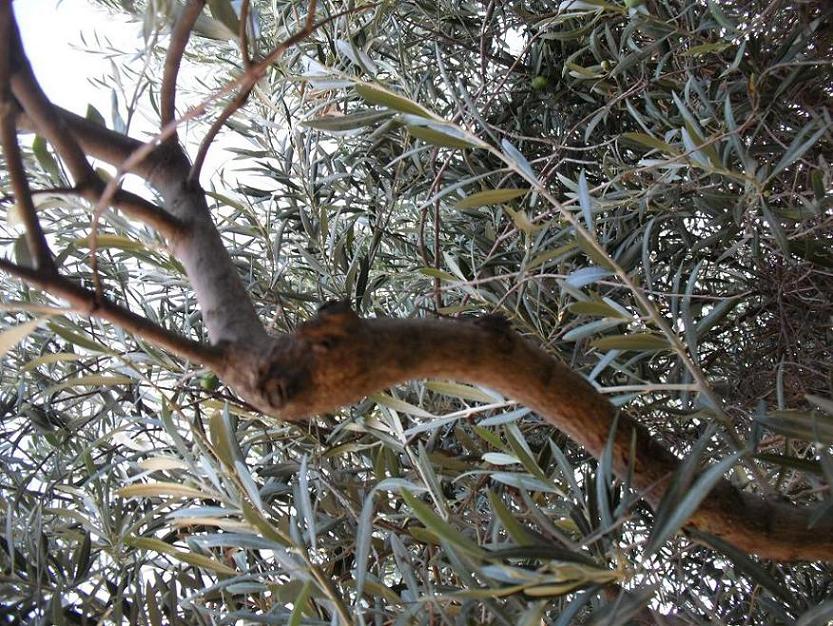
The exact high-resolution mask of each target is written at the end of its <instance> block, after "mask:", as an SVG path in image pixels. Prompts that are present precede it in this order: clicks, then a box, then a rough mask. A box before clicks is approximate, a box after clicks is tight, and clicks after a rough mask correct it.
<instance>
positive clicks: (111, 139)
mask: <svg viewBox="0 0 833 626" xmlns="http://www.w3.org/2000/svg"><path fill="white" fill-rule="evenodd" d="M52 108H53V111H54V114H55V115H57V116H59V117H60V118H61V119H62V120H63V122H64V124H65V125H66V127H67V128H68V129H69V132H70V133H72V136H73V137H74V138H75V141H77V142H78V143H79V144H80V145H81V148H82V149H83V150H84V151H85V152H86V153H87V154H89V155H90V156H92V157H93V158H96V159H99V160H101V161H104V162H105V163H109V164H111V165H116V166H118V165H119V164H121V163H123V162H124V161H126V160H127V159H129V158H130V155H131V154H133V153H134V152H135V151H136V150H138V149H139V148H141V147H142V146H143V145H144V143H143V142H141V141H139V140H137V139H134V138H132V137H129V136H128V135H123V134H122V133H118V132H116V131H114V130H110V129H109V128H107V127H105V126H102V125H101V124H98V123H96V122H93V121H91V120H88V119H87V118H85V117H81V116H80V115H77V114H75V113H73V112H72V111H67V110H66V109H63V108H61V107H59V106H57V105H55V104H53V105H52ZM17 126H18V128H21V129H23V130H26V131H30V132H33V133H34V132H38V127H37V126H36V124H35V121H34V120H33V119H32V118H31V117H30V116H29V115H27V114H26V112H25V111H24V112H23V113H22V114H21V115H19V116H18V118H17ZM154 157H156V155H152V158H149V159H147V160H146V161H143V162H142V163H139V164H137V166H135V167H134V168H133V169H131V170H130V173H131V174H136V175H137V176H141V177H143V178H148V177H150V175H151V173H152V172H153V171H154V169H156V167H158V166H159V165H160V164H159V160H158V159H157V158H154Z"/></svg>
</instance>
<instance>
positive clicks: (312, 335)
mask: <svg viewBox="0 0 833 626" xmlns="http://www.w3.org/2000/svg"><path fill="white" fill-rule="evenodd" d="M360 324H361V320H360V319H359V316H358V315H356V313H355V312H354V311H353V309H351V308H350V305H349V303H347V302H346V301H345V300H331V301H329V302H326V303H324V304H322V305H321V307H319V309H318V315H317V316H315V317H314V318H313V319H311V320H309V321H308V322H305V323H304V324H302V325H301V326H300V327H299V328H298V330H297V331H296V335H297V336H298V337H299V338H301V339H303V340H305V341H306V342H308V343H309V345H310V348H311V349H312V350H314V351H315V352H317V353H325V352H327V351H329V350H331V349H333V348H335V347H336V346H337V345H338V344H339V343H341V342H342V341H343V340H344V339H345V338H347V337H351V336H352V335H354V334H355V333H356V332H357V331H358V329H359V326H360Z"/></svg>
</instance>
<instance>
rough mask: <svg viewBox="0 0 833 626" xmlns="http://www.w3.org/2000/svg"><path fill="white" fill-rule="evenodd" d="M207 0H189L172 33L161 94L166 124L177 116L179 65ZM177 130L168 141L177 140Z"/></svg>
mask: <svg viewBox="0 0 833 626" xmlns="http://www.w3.org/2000/svg"><path fill="white" fill-rule="evenodd" d="M204 6H205V0H188V4H187V5H186V6H185V8H184V9H182V11H181V12H180V14H179V16H178V17H177V19H176V23H175V24H174V28H173V32H172V33H171V42H170V44H169V45H168V54H167V55H166V56H165V71H164V73H163V76H162V89H161V94H160V101H161V102H160V108H161V114H160V115H161V122H162V126H166V125H167V124H170V123H171V122H173V121H174V119H175V118H176V80H177V76H178V75H179V66H180V64H181V63H182V55H183V54H184V53H185V47H186V46H187V45H188V39H189V37H190V36H191V30H192V29H193V28H194V23H195V22H196V21H197V18H198V17H199V16H200V13H202V9H203V7H204ZM176 140H177V134H176V130H174V132H173V133H171V135H170V136H169V137H168V138H167V140H166V141H170V142H176Z"/></svg>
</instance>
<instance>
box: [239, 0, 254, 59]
mask: <svg viewBox="0 0 833 626" xmlns="http://www.w3.org/2000/svg"><path fill="white" fill-rule="evenodd" d="M238 36H239V38H240V56H241V57H242V58H243V67H245V68H246V69H247V70H248V69H249V68H250V67H251V66H252V57H251V56H250V55H249V0H243V5H242V6H241V7H240V32H239V35H238Z"/></svg>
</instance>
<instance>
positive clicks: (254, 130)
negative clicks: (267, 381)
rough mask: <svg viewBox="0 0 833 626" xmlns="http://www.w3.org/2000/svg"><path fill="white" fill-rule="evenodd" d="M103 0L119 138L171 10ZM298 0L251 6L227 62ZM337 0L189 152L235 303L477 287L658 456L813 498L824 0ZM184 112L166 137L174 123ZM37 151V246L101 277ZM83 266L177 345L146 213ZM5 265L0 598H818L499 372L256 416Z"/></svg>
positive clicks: (170, 267)
mask: <svg viewBox="0 0 833 626" xmlns="http://www.w3.org/2000/svg"><path fill="white" fill-rule="evenodd" d="M109 4H111V5H113V6H112V7H111V9H112V10H120V11H125V10H126V11H128V12H131V13H132V14H133V15H134V16H135V17H136V18H137V19H138V20H139V21H141V22H142V27H143V33H144V39H143V41H144V42H145V47H144V48H143V50H142V54H140V55H136V54H133V51H132V50H125V51H118V50H113V49H109V50H108V51H107V53H108V54H111V55H113V57H114V65H113V67H114V69H113V71H114V73H115V74H114V75H113V76H109V77H105V80H104V81H103V82H102V88H105V85H106V88H107V89H112V92H113V97H114V100H115V101H116V102H117V107H116V110H115V111H114V113H113V115H112V116H111V117H112V119H110V120H109V122H108V124H110V125H111V126H115V127H119V128H124V127H125V125H128V126H130V128H131V129H132V130H134V131H135V132H136V134H139V133H141V132H144V131H147V123H146V118H154V119H155V114H154V105H155V103H156V102H157V89H158V83H159V76H160V74H161V61H162V59H163V58H164V53H165V49H166V42H167V37H168V33H169V20H170V15H169V14H168V12H167V11H166V6H167V3H157V2H152V3H148V7H144V5H143V4H141V3H140V4H134V3H132V2H129V3H128V2H124V3H118V2H110V3H109ZM209 4H210V5H211V8H212V10H213V15H214V16H215V18H216V19H214V18H209V17H208V16H209V13H208V11H206V15H205V17H204V21H202V22H200V23H199V24H198V28H197V32H196V33H195V35H194V37H193V38H192V41H191V43H190V45H189V49H188V53H187V55H186V61H187V64H188V67H187V73H186V75H185V76H184V78H183V83H182V88H183V89H182V91H181V96H180V103H182V102H183V101H184V100H186V99H188V100H189V104H197V103H198V102H200V101H201V100H202V99H203V98H205V97H206V95H207V94H210V93H213V92H216V91H217V90H219V89H220V88H222V87H223V86H224V85H225V84H226V83H227V82H228V81H229V80H230V79H232V78H233V77H234V76H235V75H236V74H238V73H239V71H240V68H241V61H240V51H239V47H238V46H239V42H238V41H237V40H236V37H233V36H232V33H233V28H234V21H235V19H236V18H235V17H234V15H233V12H231V13H230V11H231V9H230V5H227V4H226V3H225V2H220V1H218V2H212V3H209ZM306 6H307V5H306V4H305V3H301V2H295V3H268V2H255V3H254V8H255V9H256V11H254V13H253V21H254V22H255V24H254V28H252V29H251V37H250V45H251V49H252V54H253V56H254V57H258V56H262V55H263V54H265V53H266V52H267V51H268V50H269V49H271V48H272V47H273V46H274V45H275V44H276V42H278V41H280V40H282V39H284V38H285V37H286V36H287V34H289V33H291V32H294V31H295V30H297V28H298V27H299V25H300V24H301V22H302V20H303V17H304V14H305V11H306ZM348 8H350V9H353V10H352V11H350V12H348V13H347V14H346V15H344V16H342V17H339V18H337V19H334V20H333V21H331V22H329V23H327V24H326V25H324V26H322V27H321V28H319V29H318V30H317V31H316V32H315V33H314V34H313V35H312V36H310V37H309V38H307V39H306V40H304V41H303V42H302V43H301V44H300V45H299V46H298V47H296V48H294V49H293V50H291V51H290V52H288V53H287V55H286V56H285V57H284V58H283V59H282V60H281V61H280V63H279V64H276V65H275V67H274V69H273V71H272V72H271V73H270V75H269V76H268V78H267V79H265V80H264V81H262V83H261V84H260V85H259V86H258V87H257V89H256V90H255V92H254V93H253V94H252V97H251V98H250V100H249V102H248V103H247V105H246V106H245V107H244V108H243V109H241V110H240V111H239V112H238V113H237V114H236V115H235V116H234V117H233V118H232V119H231V120H230V121H229V123H228V124H227V126H226V129H225V130H224V132H223V133H221V135H220V137H219V139H218V141H217V142H216V145H215V146H214V148H213V150H214V151H220V152H223V151H225V154H227V155H229V156H228V159H227V160H226V161H225V162H224V163H223V165H222V167H220V168H219V169H218V170H217V171H216V172H215V173H214V174H213V175H212V176H210V177H205V180H204V182H205V183H206V186H207V188H210V189H213V191H212V193H211V194H210V195H211V198H212V200H213V202H214V206H213V207H212V209H213V210H214V211H215V216H216V221H217V223H218V226H219V228H220V230H221V232H222V235H223V237H224V238H225V240H226V242H227V245H228V249H229V250H230V252H231V253H232V256H233V258H234V260H235V262H237V263H238V264H239V267H240V270H241V272H242V274H243V276H244V277H245V281H246V284H247V287H248V290H249V292H250V293H251V294H252V297H253V298H254V300H255V303H256V305H257V307H258V309H259V311H260V314H261V316H262V317H263V318H264V319H269V320H271V323H272V325H273V327H274V328H275V329H280V330H288V329H291V328H292V327H293V326H294V325H296V324H297V323H299V322H300V321H302V320H304V319H307V318H308V317H309V316H310V315H311V314H312V313H313V312H314V311H315V307H316V306H317V304H319V303H321V302H323V301H325V300H329V299H349V300H350V301H351V302H352V303H353V304H354V306H355V307H356V308H357V309H358V310H359V311H360V312H361V313H363V314H365V315H396V316H402V317H407V316H422V315H433V314H440V315H445V316H456V315H468V314H473V313H478V312H484V311H485V312H494V313H500V314H503V315H505V316H506V317H508V318H509V319H510V320H511V322H512V324H513V325H514V326H515V327H516V328H518V329H519V330H521V331H522V332H524V333H525V334H527V335H528V336H529V338H530V340H532V341H535V342H537V343H540V344H541V345H544V346H546V347H547V348H548V349H551V350H552V351H553V352H554V353H558V354H560V355H562V356H563V358H564V359H565V360H566V361H567V362H569V363H570V364H571V365H572V366H573V367H574V368H576V369H577V370H579V371H581V372H582V373H584V374H585V375H586V376H587V377H588V378H589V379H590V380H592V381H594V382H595V383H596V384H598V385H599V386H600V388H602V389H604V390H606V393H608V394H609V395H610V397H611V398H612V399H613V401H614V402H615V403H616V404H617V405H619V406H621V407H623V410H625V411H627V412H629V413H630V414H632V415H633V416H635V417H636V418H637V419H638V420H639V421H641V422H642V423H644V424H646V425H648V426H650V427H651V429H652V431H653V432H654V433H655V435H656V437H657V438H659V439H660V440H661V441H663V442H664V443H665V444H666V445H667V446H668V447H669V448H672V449H673V450H674V451H675V452H677V453H679V454H680V455H681V456H684V455H689V456H690V458H692V461H693V462H692V463H690V464H687V465H685V466H684V471H683V472H681V475H680V476H678V477H677V480H679V481H681V484H684V483H685V482H686V481H692V480H695V478H694V473H695V469H696V467H697V466H698V464H699V463H700V462H701V461H702V462H705V461H707V460H710V461H711V460H714V461H716V460H720V459H723V458H726V457H728V456H729V455H730V454H731V453H733V452H736V451H738V450H742V451H746V455H745V456H744V460H743V461H741V462H739V463H738V464H736V465H735V466H734V468H733V470H732V478H733V481H734V482H735V483H736V484H738V485H741V486H745V487H746V488H747V489H749V490H753V491H758V492H760V493H762V494H772V493H781V494H783V495H784V496H785V497H787V498H789V499H791V500H793V501H795V502H796V503H799V504H807V503H820V502H821V503H826V504H827V506H826V507H822V508H821V509H819V510H820V511H821V515H831V514H833V495H831V493H830V485H831V484H833V456H831V454H830V450H831V449H830V446H831V444H833V329H831V319H832V317H831V316H833V193H831V181H832V180H833V168H831V165H830V163H831V161H833V122H831V110H830V107H831V97H833V64H832V63H831V61H832V60H831V58H830V50H831V49H832V48H833V28H831V24H833V8H831V7H830V5H829V4H828V3H827V2H825V1H824V0H815V1H811V0H804V1H800V2H786V1H783V0H775V1H772V2H763V1H754V0H750V1H743V0H737V1H734V2H722V1H718V0H710V1H708V2H705V1H701V0H645V1H640V0H636V1H632V0H625V1H624V2H618V1H617V0H610V1H609V2H603V1H601V0H576V1H574V2H570V1H567V2H562V3H561V4H560V5H559V4H557V3H551V2H539V1H529V2H524V3H508V2H496V1H495V0H492V1H490V2H484V3H473V2H472V3H467V2H459V1H458V0H439V1H436V2H420V1H416V2H414V1H407V2H406V1H403V2H388V1H383V2H380V3H378V4H375V5H369V4H368V5H366V6H365V5H363V4H362V3H356V4H355V6H354V5H349V6H348V5H347V4H346V3H345V4H344V5H342V3H338V2H330V3H324V4H323V6H319V7H318V13H319V16H320V17H321V18H325V17H326V16H328V15H333V14H335V13H337V12H339V11H343V10H345V9H348ZM229 27H232V29H229ZM100 30H101V32H102V34H106V24H103V25H102V26H101V27H100ZM79 80H81V78H80V77H79ZM357 81H358V82H357ZM224 97H225V96H221V97H220V98H219V99H215V100H214V101H213V103H212V105H211V106H210V107H209V110H210V111H213V113H214V114H216V112H217V111H218V110H220V109H221V108H222V106H223V103H224V100H223V98H224ZM58 104H60V102H58ZM182 110H183V111H184V110H185V107H184V105H183V107H182ZM89 115H90V116H94V117H96V118H100V119H101V121H102V123H104V118H103V117H102V116H101V114H100V113H98V112H97V111H95V110H93V109H90V112H89ZM210 119H211V116H210V114H209V115H207V116H206V121H210ZM204 130H205V126H204V125H202V124H201V123H191V124H190V125H188V126H187V129H185V128H184V129H183V130H182V133H183V136H185V137H186V138H187V139H188V141H189V142H191V143H189V145H196V142H199V139H200V137H201V136H202V133H203V132H204ZM25 145H26V146H27V156H28V161H27V165H28V168H29V169H28V172H29V174H30V180H31V181H32V185H33V187H34V188H36V189H41V190H47V193H42V194H40V195H38V197H37V199H38V202H39V212H40V215H41V218H42V220H43V221H44V224H45V227H46V228H47V230H48V236H49V238H50V241H51V242H53V243H54V244H55V248H56V249H58V250H60V258H59V260H60V263H61V266H62V269H63V270H64V271H66V272H68V273H70V274H73V275H75V276H77V277H79V278H80V279H81V280H85V281H91V280H92V270H91V266H90V258H89V243H88V240H87V235H88V234H89V229H90V224H89V216H90V208H89V206H87V205H86V204H84V203H83V202H82V201H80V200H78V199H77V198H76V197H74V196H73V195H69V194H62V193H60V190H61V188H63V187H66V186H67V185H68V182H69V181H68V178H67V176H66V173H65V172H64V170H63V169H62V166H61V163H60V162H59V161H58V160H57V159H56V158H55V157H54V156H53V153H52V152H51V149H50V148H49V146H47V145H46V144H44V143H43V142H42V141H41V140H39V139H35V140H34V142H32V141H27V142H26V143H25ZM3 176H5V175H3ZM128 184H129V182H128ZM50 190H51V191H50ZM4 193H5V188H4ZM2 211H3V214H4V217H5V220H4V223H3V225H2V226H0V238H2V243H3V247H4V250H5V252H6V254H7V256H13V257H14V258H16V259H17V260H18V261H22V262H25V260H26V256H27V249H26V245H25V242H24V240H23V238H22V237H21V236H20V229H19V226H18V224H17V223H16V222H15V220H14V211H13V208H12V205H11V203H9V202H4V203H3V205H2ZM577 229H583V230H584V231H585V232H587V233H589V234H590V236H591V238H590V239H591V240H590V241H588V239H586V238H584V237H582V236H580V235H577ZM97 260H98V271H99V272H100V273H101V276H102V280H103V282H104V285H105V289H106V290H107V291H108V293H110V294H113V295H114V297H116V298H117V299H119V300H120V301H121V302H123V303H125V304H127V305H129V306H130V307H132V308H133V309H135V310H136V311H138V312H141V313H142V314H144V315H146V316H147V317H149V318H151V319H153V320H158V321H161V322H162V323H163V324H164V325H165V326H167V327H169V328H172V329H177V330H179V331H181V332H183V333H186V334H189V335H190V336H192V337H194V338H203V329H202V323H201V319H200V313H199V310H198V309H197V308H196V307H195V303H194V300H193V297H192V296H191V294H190V287H189V285H188V282H187V280H186V279H185V277H184V276H183V274H182V272H181V268H180V267H179V265H178V263H177V261H176V260H175V259H174V258H172V257H171V256H170V255H169V254H168V253H167V252H166V251H165V249H164V245H163V242H162V240H161V239H160V238H158V236H157V235H156V234H155V233H153V232H152V231H150V230H149V229H147V228H146V227H144V226H141V225H137V224H136V223H134V222H131V221H128V220H126V219H124V218H123V217H121V216H119V215H118V214H115V213H107V214H105V215H104V216H103V220H102V223H101V225H100V227H99V235H98V252H97ZM0 280H2V281H3V285H2V289H3V294H4V298H3V299H4V301H5V304H4V307H3V311H4V313H3V325H4V328H11V329H12V330H9V331H8V332H7V333H6V334H5V335H3V336H2V339H0V344H2V346H0V347H2V348H3V349H8V348H9V347H10V346H11V345H13V344H17V345H16V347H15V348H14V349H12V350H11V351H10V352H8V354H6V356H5V357H4V367H3V369H2V371H0V407H2V411H0V414H1V415H2V428H3V435H2V439H0V459H1V462H0V494H1V497H0V503H2V520H3V525H2V530H0V535H2V539H0V568H2V577H0V603H2V606H3V607H5V608H0V614H2V615H3V616H2V617H0V621H3V623H15V622H21V623H23V622H29V621H33V622H37V623H48V622H49V621H52V622H54V623H90V624H91V623H118V622H120V621H126V620H129V621H130V622H132V623H146V624H153V625H157V624H162V623H204V624H209V623H277V624H283V623H290V624H319V623H320V624H328V623H351V624H352V623H356V624H380V625H381V624H388V623H391V624H392V623H401V624H410V623H419V624H423V623H424V624H452V623H454V624H479V623H495V624H539V623H542V622H543V623H558V624H571V623H597V624H608V623H627V622H628V620H630V619H633V618H634V616H638V618H639V619H648V617H649V614H648V613H647V612H646V611H644V610H643V607H646V606H647V607H650V608H651V609H653V610H654V611H657V612H659V613H663V614H668V613H671V614H673V615H674V616H675V618H676V619H679V620H682V623H701V622H710V623H732V624H740V623H746V624H765V623H777V624H787V623H794V622H795V621H796V620H799V619H803V620H804V621H803V622H801V623H804V624H822V623H825V621H826V619H829V618H830V616H831V614H833V605H831V602H830V600H829V598H830V597H831V595H832V594H833V570H831V568H830V566H829V565H826V564H822V563H806V564H779V563H766V562H761V561H759V560H757V559H755V558H754V557H750V556H747V555H744V554H740V553H738V552H737V551H736V550H734V549H733V548H732V547H731V546H726V545H721V544H719V542H716V541H714V540H711V539H709V538H708V537H691V536H687V535H685V534H683V533H677V534H675V531H676V530H677V529H678V528H679V527H680V525H681V524H682V521H683V520H675V519H674V515H673V509H677V508H684V507H685V506H688V505H691V504H692V503H693V502H694V499H695V498H697V497H698V496H703V495H704V489H705V486H704V485H702V484H699V483H696V482H695V483H694V484H692V485H691V486H690V488H689V489H688V490H687V492H686V494H684V496H683V498H682V500H681V501H676V502H673V503H669V510H665V511H663V510H660V511H659V512H658V513H657V514H654V513H653V512H652V511H651V510H650V509H648V508H647V507H646V506H645V505H644V504H641V503H640V502H639V499H638V497H637V494H634V493H632V492H631V491H630V490H628V488H627V485H625V484H622V482H621V481H618V480H616V479H614V478H613V477H612V476H611V471H610V464H609V462H606V461H605V459H602V460H601V461H599V462H596V461H595V460H593V459H591V458H589V457H588V456H587V454H585V453H584V452H583V451H582V450H581V449H580V448H578V447H577V446H575V445H573V444H572V443H571V442H570V441H569V440H566V439H565V438H564V437H563V436H560V435H559V433H557V432H554V431H553V429H552V428H551V427H549V426H547V425H545V424H543V423H542V422H541V421H540V420H539V419H538V418H537V417H536V416H535V415H534V414H532V413H530V412H529V411H527V410H526V409H524V408H523V407H519V406H517V405H515V404H514V403H511V402H508V401H506V400H505V399H503V398H501V397H496V396H495V394H494V393H493V392H490V391H489V390H487V389H480V388H475V387H470V386H464V385H459V384H454V383H451V382H447V381H428V382H425V383H413V384H410V385H407V386H402V387H400V388H397V389H392V390H390V391H389V392H387V393H383V394H378V395H376V396H374V397H371V398H368V399H367V400H366V401H365V402H363V403H362V404H360V405H358V406H355V407H352V408H347V409H345V410H344V411H343V412H342V414H341V415H337V416H324V417H321V418H320V419H317V420H314V421H313V422H312V423H311V424H310V425H309V426H299V425H288V424H283V423H277V422H275V421H273V420H267V419H263V418H262V417H261V416H259V415H257V414H255V413H253V412H252V411H250V410H249V409H248V408H247V407H246V406H245V405H243V404H241V403H240V402H239V401H237V400H236V399H235V398H234V397H232V396H231V394H230V393H228V392H227V391H226V390H225V389H224V388H223V387H222V386H219V385H218V382H217V380H216V378H214V377H213V375H210V374H204V373H203V372H201V371H199V370H198V369H196V368H195V367H194V366H193V365H192V364H189V363H185V362H180V361H178V360H174V359H172V358H171V357H169V356H167V355H166V354H164V353H162V352H161V351H159V350H157V349H155V348H153V347H151V346H148V345H147V344H146V343H145V342H144V341H143V340H142V338H141V337H132V336H128V335H126V334H125V333H124V332H122V331H120V330H118V329H116V328H114V327H112V326H110V325H107V324H103V323H99V322H90V321H88V320H87V319H86V318H84V317H80V316H78V315H75V314H72V313H70V312H66V311H56V310H55V309H54V308H52V307H55V306H56V304H57V303H56V302H55V301H53V300H52V299H50V298H49V297H47V296H45V295H43V294H41V293H39V292H38V291H36V290H32V289H30V288H26V287H21V286H20V285H19V283H17V282H16V281H15V280H13V279H11V278H8V277H2V279H0ZM30 320H34V321H31V323H30ZM21 338H23V341H22V342H21V343H18V340H20V339H21ZM812 521H813V520H810V522H812ZM802 615H804V617H803V618H800V616H802Z"/></svg>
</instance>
